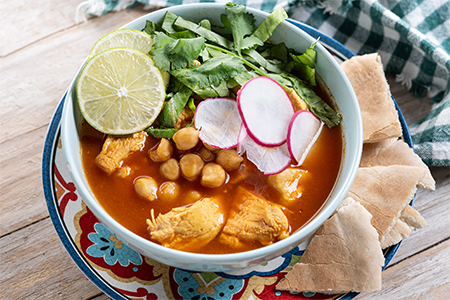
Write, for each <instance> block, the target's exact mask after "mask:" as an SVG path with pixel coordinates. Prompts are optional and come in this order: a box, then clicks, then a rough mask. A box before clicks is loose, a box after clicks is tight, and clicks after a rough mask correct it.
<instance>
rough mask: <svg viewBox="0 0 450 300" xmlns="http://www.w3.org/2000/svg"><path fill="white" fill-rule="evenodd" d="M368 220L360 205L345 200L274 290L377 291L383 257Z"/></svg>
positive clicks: (322, 291) (317, 291)
mask: <svg viewBox="0 0 450 300" xmlns="http://www.w3.org/2000/svg"><path fill="white" fill-rule="evenodd" d="M371 218H372V216H371V215H370V213H369V212H368V211H367V210H366V209H365V208H364V206H362V205H361V204H359V203H358V202H356V201H354V200H353V199H351V198H347V199H345V200H344V202H343V204H341V206H340V207H339V208H338V210H337V212H336V213H335V214H334V215H333V216H332V217H331V218H329V219H328V220H327V221H326V222H325V223H324V224H323V225H322V226H321V227H320V228H319V229H318V231H317V232H316V234H315V235H314V237H313V238H312V240H311V242H310V244H309V245H308V247H307V248H306V250H305V252H304V253H303V255H302V257H301V259H300V262H299V263H297V264H295V265H294V266H293V268H292V270H291V271H289V272H288V273H287V274H286V276H285V278H283V279H282V280H281V281H280V282H279V283H278V284H277V285H276V288H277V289H278V290H286V291H290V292H316V293H332V294H334V293H346V292H349V291H354V292H362V291H368V292H373V291H379V290H380V289H381V270H382V266H383V264H384V256H383V253H382V251H381V248H380V244H379V242H378V234H377V232H376V230H375V229H374V228H373V226H372V225H371V223H370V220H371Z"/></svg>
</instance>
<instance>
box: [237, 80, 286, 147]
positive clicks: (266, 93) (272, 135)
mask: <svg viewBox="0 0 450 300" xmlns="http://www.w3.org/2000/svg"><path fill="white" fill-rule="evenodd" d="M237 104H238V110H239V114H240V116H241V119H242V122H243V124H244V126H245V128H246V129H247V133H248V135H249V136H251V137H252V139H253V140H254V141H255V142H256V143H258V144H259V145H261V146H266V147H272V146H280V145H282V144H284V143H285V142H286V139H287V130H288V126H289V121H290V120H291V118H292V116H293V115H294V107H293V105H292V102H291V100H290V99H289V96H288V95H287V93H286V91H285V90H284V89H283V87H282V86H281V85H279V84H278V83H277V82H276V81H275V80H273V79H271V78H269V77H263V76H261V77H255V78H253V79H250V80H249V81H247V82H246V83H245V84H244V85H243V86H242V88H241V89H240V90H239V91H238V93H237Z"/></svg>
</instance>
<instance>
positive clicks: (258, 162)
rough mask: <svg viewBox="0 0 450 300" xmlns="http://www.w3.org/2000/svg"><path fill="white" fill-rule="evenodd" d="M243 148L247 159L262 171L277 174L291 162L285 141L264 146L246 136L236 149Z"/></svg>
mask: <svg viewBox="0 0 450 300" xmlns="http://www.w3.org/2000/svg"><path fill="white" fill-rule="evenodd" d="M242 150H245V153H246V154H247V158H248V160H249V161H251V162H252V163H254V164H255V166H256V167H257V168H258V169H259V170H260V171H261V172H263V173H264V175H272V174H277V173H280V172H281V171H283V170H284V169H286V168H287V167H288V166H289V165H290V164H291V156H290V155H289V151H288V149H287V145H286V143H284V144H282V145H280V146H273V147H265V146H261V145H259V144H257V143H256V142H255V141H254V140H253V139H252V137H251V136H249V135H248V136H247V137H246V138H245V139H244V140H243V141H241V143H240V144H239V147H238V151H242Z"/></svg>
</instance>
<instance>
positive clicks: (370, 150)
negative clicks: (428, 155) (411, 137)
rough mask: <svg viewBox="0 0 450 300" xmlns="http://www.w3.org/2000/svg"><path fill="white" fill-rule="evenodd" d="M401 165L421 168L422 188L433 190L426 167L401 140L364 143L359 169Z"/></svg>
mask: <svg viewBox="0 0 450 300" xmlns="http://www.w3.org/2000/svg"><path fill="white" fill-rule="evenodd" d="M389 165H403V166H414V167H420V168H423V169H424V170H425V171H424V177H423V178H422V180H421V183H423V185H422V186H421V187H422V188H426V189H431V190H434V189H435V181H434V179H433V176H432V175H431V172H430V170H429V169H428V166H427V165H426V164H425V163H424V162H423V161H422V159H421V158H420V157H419V156H418V155H417V154H415V153H414V151H413V149H411V148H410V147H409V145H408V144H407V143H405V142H404V141H403V140H400V139H396V138H392V139H386V140H382V141H379V142H376V143H365V144H364V146H363V152H362V156H361V162H360V164H359V166H360V167H373V166H389Z"/></svg>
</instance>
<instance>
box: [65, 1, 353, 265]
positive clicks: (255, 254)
mask: <svg viewBox="0 0 450 300" xmlns="http://www.w3.org/2000/svg"><path fill="white" fill-rule="evenodd" d="M167 10H170V11H171V12H173V13H175V14H177V15H179V16H181V17H183V18H185V19H188V20H192V21H197V22H198V21H200V20H202V19H208V20H210V21H211V23H212V24H213V25H220V24H222V23H221V22H220V15H221V14H223V13H224V12H225V5H224V4H217V3H202V4H186V5H180V6H173V7H170V8H167V9H161V10H158V11H155V12H151V13H149V14H147V15H145V16H142V17H140V18H138V19H136V20H134V21H132V22H130V23H128V24H126V25H125V26H123V27H125V28H133V29H138V30H141V29H143V28H144V27H145V23H146V21H147V20H150V21H153V22H156V23H158V22H160V21H161V20H162V19H163V17H164V15H165V13H166V11H167ZM247 11H248V12H251V13H252V14H253V15H254V16H255V19H256V25H259V24H260V23H261V22H262V21H263V20H264V19H265V18H266V17H267V15H268V14H267V13H265V12H262V11H259V10H256V9H251V8H247ZM271 41H273V42H275V43H281V42H284V43H285V44H286V45H287V46H288V47H289V48H293V49H295V50H297V51H298V52H304V51H305V50H306V49H307V48H309V46H310V45H311V43H312V42H314V41H315V39H314V38H312V37H311V36H310V35H308V34H307V33H305V32H304V31H302V30H301V29H299V28H298V27H296V26H295V25H293V24H291V23H289V22H287V21H285V22H283V23H282V24H281V25H279V26H278V28H277V29H276V30H275V32H274V34H273V35H272V37H271ZM315 50H316V51H317V67H316V71H317V73H318V74H319V75H320V77H321V79H322V80H323V82H324V83H325V84H326V86H327V88H328V90H329V91H330V93H331V95H332V101H333V102H334V103H333V106H334V107H335V108H336V109H337V111H338V113H339V114H340V115H341V116H342V123H341V128H342V139H343V143H342V144H343V151H342V159H341V166H340V171H339V174H338V178H337V180H336V183H335V185H334V187H333V189H332V192H331V193H330V195H329V197H328V199H327V200H326V202H325V204H324V205H323V206H322V208H321V210H320V211H319V212H318V213H317V214H316V215H315V216H314V218H313V219H312V220H310V221H309V222H308V223H307V224H306V225H305V226H303V227H302V228H301V229H299V230H297V231H296V232H294V233H293V234H291V235H290V236H289V237H288V238H286V239H283V240H281V241H278V242H276V243H274V244H271V245H268V246H265V247H262V248H259V249H255V250H251V251H245V252H240V253H233V254H197V253H189V252H183V251H179V250H174V249H170V248H166V247H163V246H161V245H159V244H156V243H153V242H151V241H149V240H147V239H144V238H142V237H140V236H138V235H136V234H134V233H132V232H131V231H129V230H128V229H126V228H125V227H123V226H122V225H120V224H119V223H118V222H117V221H116V220H114V219H113V218H112V217H111V216H110V215H108V213H107V212H106V211H105V210H104V209H103V208H102V206H101V205H100V204H99V202H98V201H97V200H96V198H95V196H94V195H93V193H92V191H91V189H90V188H89V184H88V182H87V180H86V177H85V175H84V171H83V167H82V163H81V153H80V127H81V121H82V116H81V113H80V111H79V108H78V105H77V100H76V96H75V84H76V80H77V77H78V75H79V73H80V70H81V68H82V66H81V67H80V69H79V71H78V73H77V74H76V76H75V78H74V79H73V81H72V83H71V85H70V87H69V90H68V94H67V96H66V99H65V104H64V110H63V115H62V122H61V139H62V144H63V149H64V154H65V156H66V159H67V163H68V169H69V171H70V174H71V176H72V179H73V181H74V184H75V186H76V187H77V191H78V193H79V194H80V196H81V198H82V199H83V200H84V202H85V203H86V205H87V206H88V207H89V209H90V210H91V211H92V212H93V214H94V215H95V216H96V217H97V218H98V220H99V221H100V222H102V223H103V224H104V225H105V226H106V227H107V228H108V229H109V230H110V231H111V232H113V233H114V234H115V235H117V236H118V237H119V238H120V239H122V240H123V241H125V242H126V243H127V244H128V246H130V247H131V248H133V249H135V250H136V251H137V252H139V253H140V254H142V255H144V256H147V257H149V258H151V259H154V260H156V261H158V262H160V263H163V264H166V265H170V266H173V267H177V268H182V269H186V270H192V271H211V272H225V271H230V270H236V269H242V268H247V267H252V266H255V265H258V264H262V263H264V262H267V261H269V260H271V259H274V258H276V257H278V256H281V255H283V254H285V253H287V252H289V251H290V250H292V249H293V248H295V247H296V246H298V245H299V244H300V243H302V242H304V241H305V240H306V239H308V238H309V237H310V236H311V235H312V234H313V233H314V232H315V231H316V230H317V229H318V228H319V227H320V226H321V225H322V224H323V222H325V221H326V220H327V219H328V218H329V217H330V216H331V215H332V214H333V212H334V211H335V210H336V208H337V207H338V205H339V204H340V203H341V201H342V200H343V198H344V197H345V195H346V194H347V191H348V189H349V188H350V185H351V183H352V182H353V179H354V177H355V174H356V170H357V168H358V165H359V161H360V156H361V151H362V121H361V113H360V109H359V105H358V101H357V99H356V96H355V94H354V91H353V89H352V87H351V85H350V83H349V81H348V79H347V77H346V75H345V74H344V72H343V71H342V69H341V68H340V66H339V65H338V63H337V62H336V60H335V59H334V58H333V57H332V56H331V55H330V54H329V52H328V51H327V50H326V49H325V48H324V47H323V46H322V45H320V43H318V44H317V45H316V47H315Z"/></svg>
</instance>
